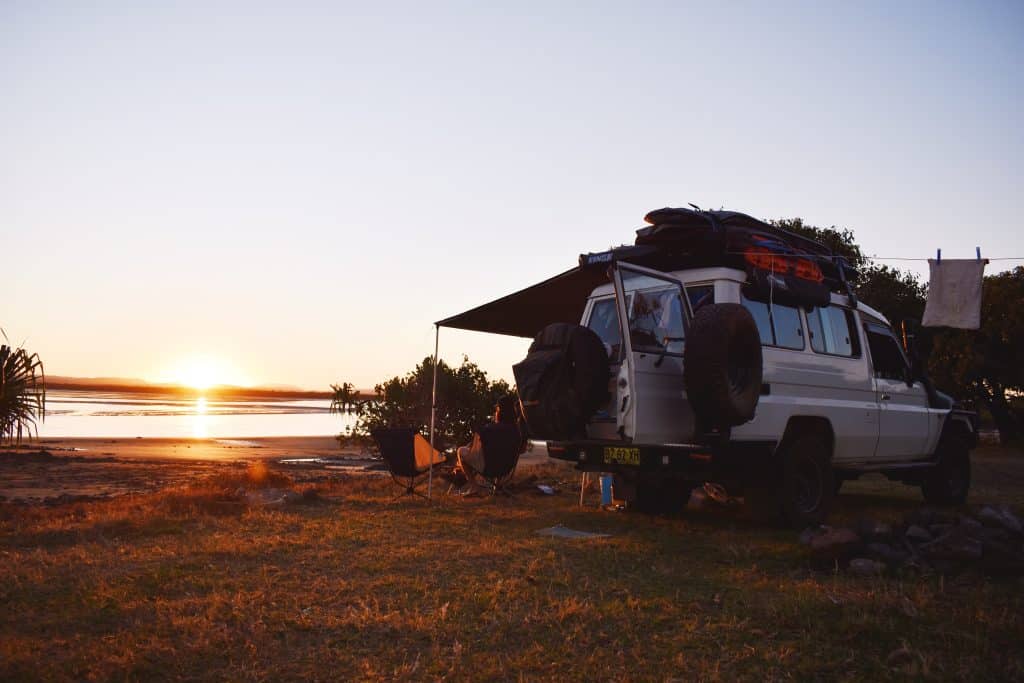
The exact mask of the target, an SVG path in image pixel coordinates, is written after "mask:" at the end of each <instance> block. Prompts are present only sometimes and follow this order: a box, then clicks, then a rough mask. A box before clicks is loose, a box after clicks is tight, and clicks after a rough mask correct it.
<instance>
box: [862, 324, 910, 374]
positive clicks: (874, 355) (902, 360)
mask: <svg viewBox="0 0 1024 683" xmlns="http://www.w3.org/2000/svg"><path fill="white" fill-rule="evenodd" d="M867 333H868V348H869V349H870V350H871V364H872V365H873V366H874V368H875V377H881V378H883V379H895V380H902V379H904V378H905V377H906V373H907V367H908V366H907V359H906V357H905V356H904V355H903V349H902V348H900V343H899V342H898V341H896V337H894V336H893V335H892V333H891V332H889V331H887V330H886V331H883V328H880V327H877V326H875V325H870V326H868V328H867Z"/></svg>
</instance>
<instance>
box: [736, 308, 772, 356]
mask: <svg viewBox="0 0 1024 683" xmlns="http://www.w3.org/2000/svg"><path fill="white" fill-rule="evenodd" d="M743 305H744V306H746V307H747V310H748V311H750V314H751V315H752V316H754V322H755V323H757V331H758V333H760V335H761V343H762V344H765V345H767V346H772V345H773V344H774V343H775V338H774V337H773V336H772V319H771V316H770V315H768V304H766V303H762V302H760V301H751V300H750V299H748V298H747V297H743Z"/></svg>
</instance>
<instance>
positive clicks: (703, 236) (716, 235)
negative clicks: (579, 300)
mask: <svg viewBox="0 0 1024 683" xmlns="http://www.w3.org/2000/svg"><path fill="white" fill-rule="evenodd" d="M644 220H645V221H647V223H649V225H647V226H644V227H642V228H640V229H638V230H637V231H636V242H635V244H633V245H623V246H621V247H616V248H614V249H611V250H609V251H606V252H598V253H593V254H583V255H581V256H580V265H581V266H584V267H587V266H597V265H599V264H608V263H610V262H612V261H629V262H630V263H635V264H637V265H643V266H648V267H651V268H658V269H660V270H680V269H683V268H693V267H701V266H727V267H735V268H740V269H743V270H747V271H772V273H771V274H772V275H776V274H777V275H780V276H787V275H788V276H792V277H793V278H796V279H811V280H814V281H815V282H817V283H820V284H821V285H822V286H824V287H827V289H828V290H829V291H835V292H837V293H840V294H846V295H847V296H849V297H850V299H851V303H854V305H856V304H855V301H856V299H855V298H854V296H853V290H852V284H851V283H852V281H853V280H855V279H856V277H857V271H856V270H855V269H854V268H853V267H852V266H851V265H850V263H849V262H848V261H847V260H846V258H845V257H843V256H841V255H839V254H836V253H835V252H833V251H832V250H831V249H830V248H829V247H828V246H826V245H824V244H822V243H821V242H818V241H816V240H813V239H810V238H807V237H804V236H802V235H798V234H796V233H794V232H792V231H789V230H786V229H784V228H780V227H779V226H776V225H771V224H770V223H765V222H764V221H761V220H758V219H756V218H754V217H752V216H749V215H747V214H744V213H739V212H737V211H704V210H700V209H685V208H663V209H657V210H655V211H651V212H649V213H648V214H647V215H646V216H644Z"/></svg>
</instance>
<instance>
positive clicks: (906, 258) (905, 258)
mask: <svg viewBox="0 0 1024 683" xmlns="http://www.w3.org/2000/svg"><path fill="white" fill-rule="evenodd" d="M864 258H866V259H868V260H869V261H928V260H931V259H927V258H911V257H909V256H865V257H864ZM985 260H986V261H1024V256H996V257H992V256H986V257H985Z"/></svg>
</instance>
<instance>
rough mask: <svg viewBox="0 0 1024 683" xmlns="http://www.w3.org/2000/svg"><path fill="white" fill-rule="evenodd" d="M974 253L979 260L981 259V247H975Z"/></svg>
mask: <svg viewBox="0 0 1024 683" xmlns="http://www.w3.org/2000/svg"><path fill="white" fill-rule="evenodd" d="M974 255H975V256H976V257H977V258H978V260H979V261H980V260H981V247H975V248H974Z"/></svg>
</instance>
